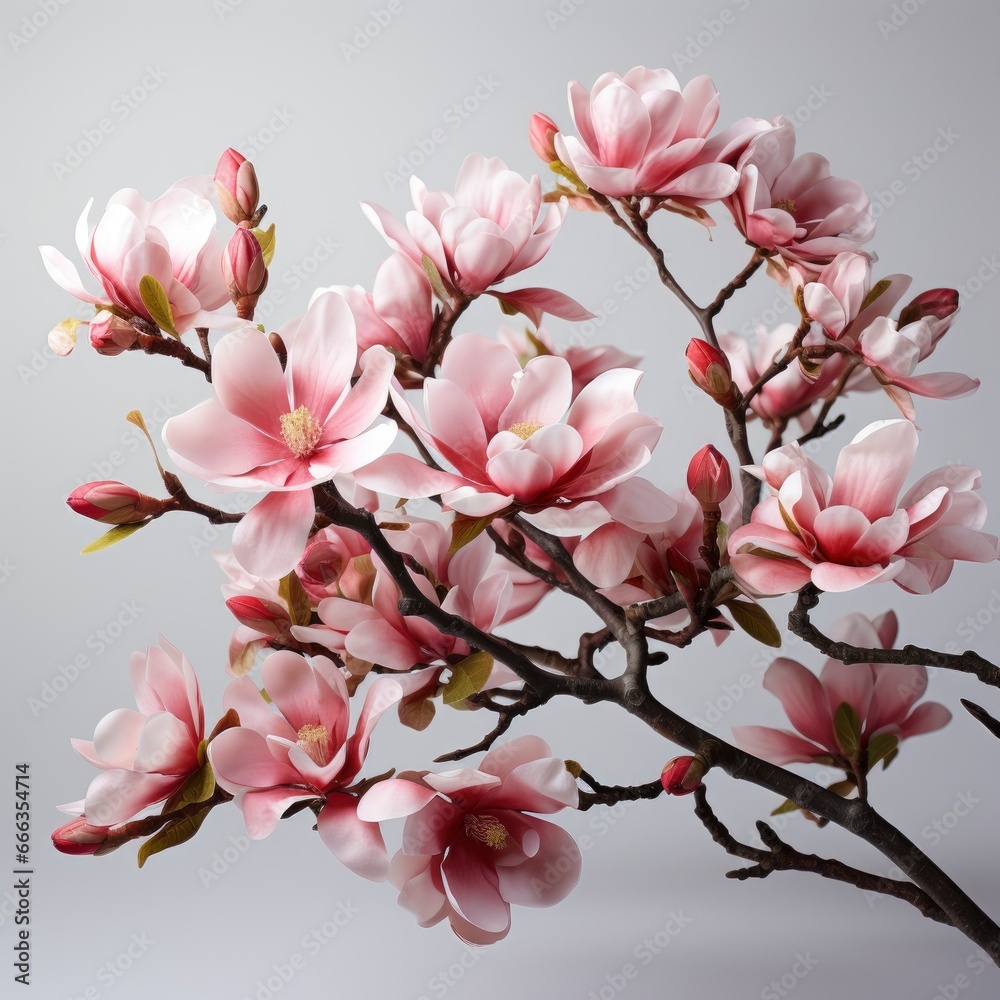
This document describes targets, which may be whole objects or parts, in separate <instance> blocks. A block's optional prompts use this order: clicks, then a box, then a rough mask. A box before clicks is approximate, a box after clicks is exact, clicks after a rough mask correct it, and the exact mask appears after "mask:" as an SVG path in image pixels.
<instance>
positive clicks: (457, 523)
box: [448, 514, 496, 555]
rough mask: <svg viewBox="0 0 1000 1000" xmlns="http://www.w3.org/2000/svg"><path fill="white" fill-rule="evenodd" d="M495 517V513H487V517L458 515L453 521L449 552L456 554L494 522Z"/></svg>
mask: <svg viewBox="0 0 1000 1000" xmlns="http://www.w3.org/2000/svg"><path fill="white" fill-rule="evenodd" d="M495 517H496V515H495V514H487V515H486V517H466V516H465V515H464V514H458V515H456V517H455V520H454V521H452V522H451V544H450V545H449V546H448V554H449V555H454V554H455V553H456V552H457V551H458V550H459V549H461V548H463V547H464V546H466V545H468V544H469V542H471V541H474V540H475V539H477V538H478V537H479V536H480V535H481V534H482V533H483V532H484V531H485V530H486V529H487V528H488V527H489V526H490V525H491V524H492V523H493V519H494V518H495Z"/></svg>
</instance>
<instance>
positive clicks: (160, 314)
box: [139, 274, 180, 339]
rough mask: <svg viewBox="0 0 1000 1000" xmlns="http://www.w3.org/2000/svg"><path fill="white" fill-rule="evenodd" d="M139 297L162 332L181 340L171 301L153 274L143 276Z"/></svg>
mask: <svg viewBox="0 0 1000 1000" xmlns="http://www.w3.org/2000/svg"><path fill="white" fill-rule="evenodd" d="M139 295H140V297H141V298H142V304H143V305H144V306H145V307H146V311H147V312H148V313H149V317H150V319H152V321H153V322H154V323H155V324H156V325H157V326H158V327H159V328H160V329H161V330H166V332H167V333H169V334H170V335H171V336H173V337H177V338H178V339H179V338H180V334H179V333H178V332H177V328H176V327H175V326H174V314H173V312H171V309H170V300H169V299H168V298H167V293H166V291H164V288H163V285H161V284H160V283H159V282H158V281H157V280H156V278H154V277H153V276H152V275H151V274H146V275H143V277H142V278H141V279H140V281H139Z"/></svg>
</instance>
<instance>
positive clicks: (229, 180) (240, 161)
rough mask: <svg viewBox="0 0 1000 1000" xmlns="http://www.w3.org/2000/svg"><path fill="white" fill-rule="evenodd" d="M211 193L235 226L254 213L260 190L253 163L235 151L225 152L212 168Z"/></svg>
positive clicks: (248, 219) (247, 220) (250, 217)
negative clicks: (213, 169) (213, 191)
mask: <svg viewBox="0 0 1000 1000" xmlns="http://www.w3.org/2000/svg"><path fill="white" fill-rule="evenodd" d="M215 191H216V195H217V196H218V199H219V208H221V209H222V211H223V213H224V214H225V216H226V218H227V219H229V220H230V221H231V222H235V223H236V224H237V225H239V224H240V223H241V222H249V221H250V220H251V219H252V218H253V217H254V213H255V212H256V211H257V202H258V200H259V199H260V189H259V188H258V186H257V174H256V172H255V171H254V168H253V164H252V163H251V162H250V161H249V160H248V159H247V158H246V157H245V156H243V155H242V154H241V153H237V152H236V150H235V149H227V150H226V151H225V152H224V153H223V154H222V158H221V159H220V160H219V165H218V166H217V167H216V168H215Z"/></svg>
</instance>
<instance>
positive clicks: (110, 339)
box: [90, 312, 137, 358]
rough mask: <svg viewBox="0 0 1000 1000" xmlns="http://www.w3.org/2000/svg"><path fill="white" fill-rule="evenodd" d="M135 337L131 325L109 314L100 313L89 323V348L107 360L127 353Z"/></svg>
mask: <svg viewBox="0 0 1000 1000" xmlns="http://www.w3.org/2000/svg"><path fill="white" fill-rule="evenodd" d="M136 336H137V334H136V332H135V327H133V326H132V324H131V323H128V322H126V321H125V320H123V319H120V318H119V317H118V316H115V315H113V314H112V313H109V312H100V313H98V314H97V316H96V317H95V318H94V319H92V320H91V321H90V346H91V347H93V348H94V350H95V351H97V353H98V354H103V355H105V356H106V357H109V358H113V357H115V356H116V355H118V354H122V353H123V352H125V351H127V350H128V349H129V348H130V347H131V346H132V345H133V344H134V343H135V341H136Z"/></svg>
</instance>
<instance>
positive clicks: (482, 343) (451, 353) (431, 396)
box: [357, 334, 673, 534]
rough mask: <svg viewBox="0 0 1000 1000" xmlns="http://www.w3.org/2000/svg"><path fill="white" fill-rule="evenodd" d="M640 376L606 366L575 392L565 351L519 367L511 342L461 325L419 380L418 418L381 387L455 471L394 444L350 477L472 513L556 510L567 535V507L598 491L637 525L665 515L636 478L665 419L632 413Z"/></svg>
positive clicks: (665, 508) (664, 501) (656, 496)
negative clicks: (393, 450) (395, 449)
mask: <svg viewBox="0 0 1000 1000" xmlns="http://www.w3.org/2000/svg"><path fill="white" fill-rule="evenodd" d="M641 375H642V373H641V372H639V371H636V370H634V369H628V368H618V369H613V370H612V371H608V372H605V373H604V374H602V375H599V376H597V378H595V379H594V380H593V381H592V382H591V383H590V384H589V385H587V386H586V387H585V388H584V389H583V390H582V391H581V392H580V394H579V395H578V396H577V397H576V399H575V400H574V399H573V380H572V372H571V370H570V366H569V363H568V362H567V361H566V360H565V359H563V358H559V357H553V356H545V357H538V358H534V359H533V360H531V361H529V362H528V363H527V365H526V366H525V368H524V370H523V371H522V370H521V365H520V363H519V362H518V359H517V357H516V356H515V355H514V353H513V352H512V351H511V350H510V349H509V348H508V347H505V346H504V345H502V344H498V343H496V342H495V341H492V340H490V339H489V338H487V337H484V336H482V335H480V334H464V335H462V336H461V337H458V338H457V339H456V340H454V341H453V342H452V343H451V344H450V345H449V346H448V349H447V350H446V351H445V354H444V360H443V363H442V365H441V377H440V378H431V379H427V380H426V381H425V382H424V388H423V395H424V411H425V413H426V415H427V417H426V423H425V422H424V420H423V419H422V418H421V417H420V416H419V415H418V414H417V413H416V411H415V410H414V409H413V408H412V407H411V406H410V404H409V403H408V402H407V401H406V399H405V398H404V397H403V395H402V394H401V393H398V392H396V391H395V390H392V389H391V390H390V391H391V393H392V398H393V401H394V402H395V404H396V408H397V409H398V411H399V412H400V413H401V414H402V415H403V418H404V419H405V420H406V421H407V423H409V424H410V425H411V426H412V427H413V428H414V430H415V431H416V432H417V434H418V435H419V436H420V438H421V440H422V441H423V442H424V443H425V444H426V445H427V446H428V447H429V448H431V449H433V450H434V451H436V452H438V453H439V454H440V455H442V456H443V457H444V458H445V459H446V460H447V461H448V462H450V463H451V464H452V465H453V466H454V467H455V469H456V470H457V471H456V472H446V471H439V470H436V469H432V468H430V467H429V466H427V465H425V464H424V463H423V462H420V461H418V460H417V459H415V458H411V457H410V456H408V455H402V454H393V455H386V456H385V457H384V458H381V459H379V460H378V461H376V462H374V463H372V464H371V465H369V466H368V467H367V468H365V469H364V470H362V471H360V472H359V473H358V477H357V478H358V481H359V482H360V483H361V484H362V485H364V486H367V487H369V488H370V489H376V490H381V491H383V492H387V493H392V494H394V495H395V496H402V497H411V498H412V497H427V496H431V495H432V494H435V493H441V494H442V500H443V501H444V503H445V504H446V505H448V506H449V507H450V508H452V509H453V510H457V511H459V512H460V513H462V514H467V515H470V516H473V517H485V516H487V515H489V514H494V513H496V512H498V511H501V510H504V509H505V508H507V507H510V506H512V505H514V506H517V507H520V508H521V509H524V510H528V511H541V510H544V509H546V508H558V510H559V514H560V519H561V520H562V521H563V523H564V527H565V529H566V530H565V531H564V533H570V534H572V533H573V531H572V530H571V529H572V520H573V518H572V513H571V511H569V509H568V508H572V507H574V506H575V505H577V504H579V503H580V502H581V501H588V500H592V501H596V502H597V504H598V505H600V507H601V509H602V510H603V511H604V512H605V513H604V517H603V519H604V520H608V518H609V516H610V517H614V518H616V519H618V520H621V521H624V522H626V523H628V522H633V523H638V522H642V523H644V524H646V523H649V522H652V521H655V520H657V519H659V518H660V517H662V516H667V517H669V516H670V514H671V513H672V511H673V503H672V501H671V500H670V499H669V497H667V496H666V495H665V494H662V493H660V492H659V491H658V490H656V488H655V487H653V486H652V485H651V484H649V483H646V482H645V481H643V480H635V479H634V478H633V477H634V476H635V474H636V473H637V472H638V471H639V470H640V469H641V468H642V467H643V466H644V465H646V463H647V462H648V461H649V459H650V453H651V450H652V449H653V447H655V445H656V442H657V440H658V439H659V437H660V432H661V431H662V429H663V428H662V425H661V424H660V423H659V421H657V420H655V419H654V418H653V417H648V416H645V415H644V414H641V413H639V412H638V407H637V405H636V401H635V389H636V386H637V385H638V382H639V379H640V378H641ZM650 505H652V509H650ZM576 533H577V534H579V532H578V531H577V532H576Z"/></svg>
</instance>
